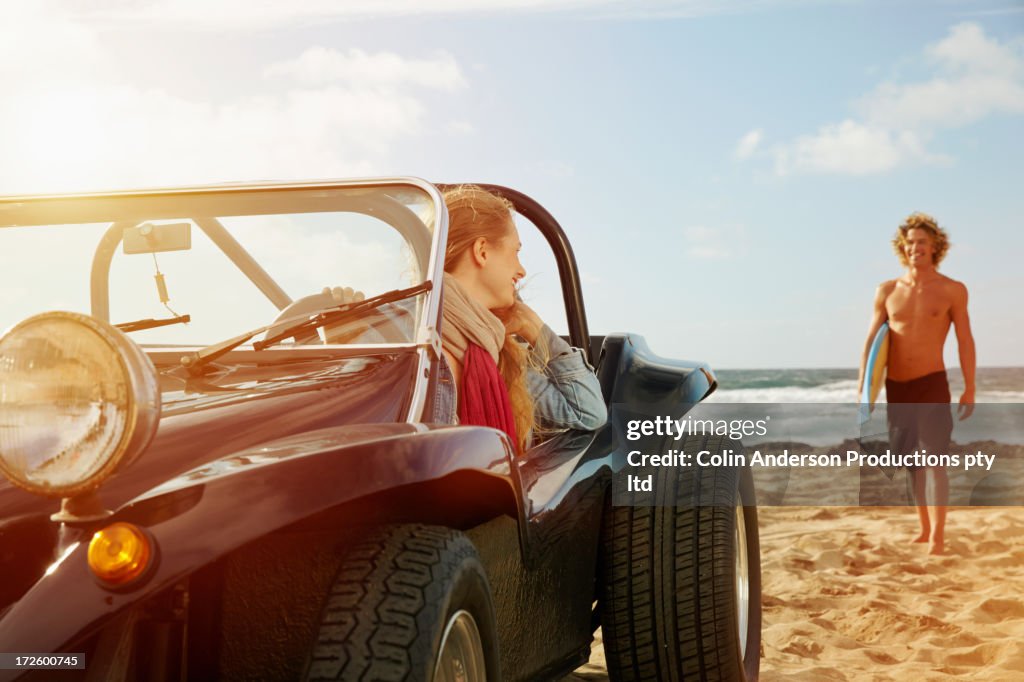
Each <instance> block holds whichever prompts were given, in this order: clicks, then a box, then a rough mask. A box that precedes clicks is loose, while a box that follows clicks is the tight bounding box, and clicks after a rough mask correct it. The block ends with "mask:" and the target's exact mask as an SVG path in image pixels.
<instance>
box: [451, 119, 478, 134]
mask: <svg viewBox="0 0 1024 682" xmlns="http://www.w3.org/2000/svg"><path fill="white" fill-rule="evenodd" d="M445 130H447V131H448V133H449V134H451V135H474V134H476V126H475V125H473V124H472V123H470V122H469V121H449V122H448V125H446V126H445Z"/></svg>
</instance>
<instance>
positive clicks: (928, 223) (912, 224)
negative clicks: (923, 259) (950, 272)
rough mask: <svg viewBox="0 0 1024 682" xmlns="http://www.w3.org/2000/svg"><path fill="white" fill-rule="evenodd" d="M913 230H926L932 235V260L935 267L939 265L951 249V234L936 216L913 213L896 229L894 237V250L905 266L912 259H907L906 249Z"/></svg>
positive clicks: (908, 264) (907, 265)
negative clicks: (940, 224)
mask: <svg viewBox="0 0 1024 682" xmlns="http://www.w3.org/2000/svg"><path fill="white" fill-rule="evenodd" d="M911 230H924V231H925V232H927V233H928V234H930V235H931V236H932V243H933V245H934V247H935V249H934V251H933V252H932V262H933V263H934V264H935V267H938V266H939V263H941V262H942V259H943V258H945V257H946V253H947V252H948V251H949V246H950V244H949V235H948V234H947V233H946V231H945V230H944V229H942V228H941V227H939V224H938V223H937V222H935V218H933V217H931V216H930V215H928V214H927V213H911V214H910V215H909V216H907V219H906V220H904V221H903V224H902V225H900V226H899V227H898V228H897V229H896V235H895V236H894V237H893V239H892V250H893V251H895V252H896V255H897V256H899V259H900V263H901V264H902V265H903V266H904V267H909V266H910V261H908V260H907V250H906V249H907V235H908V234H909V233H910V231H911Z"/></svg>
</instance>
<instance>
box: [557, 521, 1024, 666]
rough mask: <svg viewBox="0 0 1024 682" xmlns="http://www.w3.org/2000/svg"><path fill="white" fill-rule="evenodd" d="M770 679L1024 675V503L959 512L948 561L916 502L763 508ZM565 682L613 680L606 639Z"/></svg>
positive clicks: (765, 647) (765, 659)
mask: <svg viewBox="0 0 1024 682" xmlns="http://www.w3.org/2000/svg"><path fill="white" fill-rule="evenodd" d="M759 515H760V518H759V521H760V528H761V551H762V571H763V587H764V590H763V597H762V604H763V608H764V627H763V643H762V651H763V654H762V660H761V679H762V680H766V681H768V682H772V681H782V680H808V681H811V680H815V681H816V680H904V679H914V680H922V681H923V680H947V679H955V678H972V679H983V680H1007V681H1009V680H1020V679H1024V508H1019V507H972V508H952V509H950V512H949V520H948V526H947V544H946V554H945V555H944V556H940V557H934V556H929V555H928V553H927V552H928V549H927V545H920V544H913V543H911V542H910V539H911V538H913V537H914V535H915V534H916V532H917V518H916V513H915V510H914V509H913V508H912V507H764V508H761V509H760V510H759ZM566 679H567V680H606V679H608V677H607V673H606V672H605V668H604V654H603V651H602V649H601V647H600V644H599V643H598V644H597V645H595V647H594V650H593V653H592V655H591V659H590V663H588V664H587V665H585V666H583V667H581V668H580V669H579V670H577V671H576V672H575V673H574V674H573V675H571V676H569V677H568V678H566Z"/></svg>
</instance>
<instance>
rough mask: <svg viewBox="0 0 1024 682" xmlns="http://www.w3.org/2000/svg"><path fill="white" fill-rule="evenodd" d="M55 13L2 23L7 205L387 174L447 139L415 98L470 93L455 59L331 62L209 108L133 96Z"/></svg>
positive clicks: (93, 38)
mask: <svg viewBox="0 0 1024 682" xmlns="http://www.w3.org/2000/svg"><path fill="white" fill-rule="evenodd" d="M22 5H25V6H24V7H23V6H22ZM90 6H92V5H90ZM52 10H53V4H52V3H46V4H43V3H41V4H38V5H36V4H28V3H23V4H16V6H15V9H14V10H12V15H13V18H14V19H15V20H16V21H13V22H11V21H5V22H2V23H0V82H3V83H4V85H5V94H4V96H3V97H2V98H0V150H3V152H2V154H0V194H3V193H22V192H51V191H67V190H77V189H99V188H111V187H140V186H147V185H170V184H193V183H200V182H216V181H225V180H249V179H271V178H273V179H297V178H315V177H338V176H366V175H375V174H380V173H382V172H384V170H385V168H387V165H386V164H387V162H388V157H389V154H390V153H391V150H392V149H394V148H395V146H396V145H397V144H398V143H399V141H400V140H402V139H407V138H409V137H410V136H413V135H416V134H420V133H422V132H423V130H424V129H425V127H427V126H431V125H433V126H437V127H438V128H439V129H441V130H443V129H444V125H445V123H444V122H442V121H438V122H434V123H432V122H429V111H428V108H427V104H426V101H425V100H424V98H423V97H421V96H420V93H419V92H418V91H424V90H426V91H443V92H451V91H452V90H455V89H457V88H462V87H465V86H466V82H465V79H464V78H463V76H462V69H461V68H460V65H459V63H458V62H457V60H456V59H455V57H453V56H452V55H450V54H447V53H439V54H436V55H432V56H430V57H429V58H426V59H416V58H407V57H403V56H401V55H398V54H395V53H389V52H381V53H375V54H371V53H367V52H365V51H362V50H358V49H350V50H348V51H347V52H345V53H341V52H335V51H331V50H322V49H321V51H320V52H317V51H316V50H307V51H306V52H304V53H302V54H301V55H299V56H298V57H297V58H296V59H294V60H290V61H285V62H281V63H279V64H277V65H274V66H271V67H268V70H269V71H270V72H271V73H277V74H280V75H290V76H293V77H295V78H296V79H298V81H299V82H298V83H296V82H294V81H287V80H286V82H285V83H284V84H283V85H282V84H281V83H275V84H267V85H266V88H265V89H262V91H257V92H254V93H250V94H245V95H240V96H234V97H225V98H222V99H221V101H217V100H211V99H207V98H204V97H202V96H191V95H185V94H182V93H179V92H175V91H173V90H172V89H169V88H167V87H152V86H136V85H133V84H131V83H130V82H128V81H127V75H126V73H125V71H124V69H122V68H121V67H120V65H119V64H118V63H116V62H115V61H114V60H113V59H111V58H110V57H109V56H108V55H107V53H106V52H105V51H104V49H103V47H104V45H103V40H102V38H103V36H102V35H101V33H100V31H99V30H98V29H96V28H95V27H88V26H86V25H85V24H83V23H81V22H77V23H76V22H75V21H71V20H67V19H61V18H59V17H58V16H57V15H56V14H54V13H53V11H52ZM8 18H9V17H8V16H5V19H8ZM318 59H319V61H318ZM25 64H32V68H31V69H27V68H25V66H24V65H25ZM256 72H257V73H259V72H260V68H259V67H258V66H257V67H256ZM305 83H311V85H306V84H305ZM456 129H457V130H461V131H467V130H469V129H471V124H470V123H469V122H466V121H464V122H461V123H460V124H459V125H458V126H457V128H456Z"/></svg>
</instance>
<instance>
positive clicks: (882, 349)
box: [860, 322, 889, 412]
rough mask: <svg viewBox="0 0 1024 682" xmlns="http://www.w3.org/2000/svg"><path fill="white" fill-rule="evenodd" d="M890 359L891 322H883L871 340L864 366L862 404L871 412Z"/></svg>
mask: <svg viewBox="0 0 1024 682" xmlns="http://www.w3.org/2000/svg"><path fill="white" fill-rule="evenodd" d="M888 360H889V323H888V322H883V323H882V326H881V327H879V328H878V332H877V333H875V338H874V339H872V341H871V349H870V350H869V351H868V364H867V366H866V367H865V368H864V388H863V392H862V393H861V396H860V402H861V405H862V406H864V405H866V406H867V408H868V409H867V411H868V412H871V410H872V409H874V407H875V401H876V400H878V394H879V392H880V391H881V390H882V386H883V385H884V384H885V367H886V365H887V364H888Z"/></svg>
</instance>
